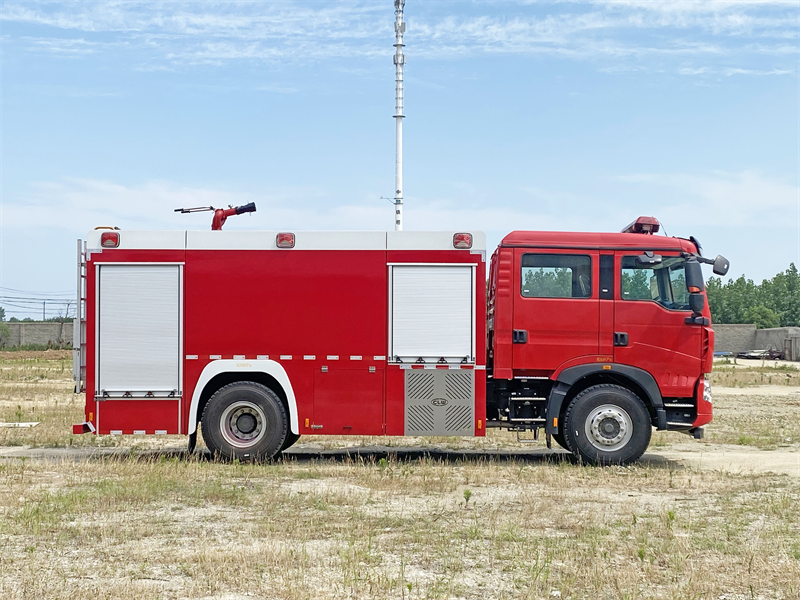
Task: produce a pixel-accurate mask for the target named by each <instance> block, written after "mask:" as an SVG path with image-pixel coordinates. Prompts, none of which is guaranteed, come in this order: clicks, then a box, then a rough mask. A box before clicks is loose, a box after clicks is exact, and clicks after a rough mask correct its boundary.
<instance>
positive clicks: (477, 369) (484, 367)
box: [475, 365, 486, 371]
mask: <svg viewBox="0 0 800 600" xmlns="http://www.w3.org/2000/svg"><path fill="white" fill-rule="evenodd" d="M475 370H476V371H485V370H486V365H475Z"/></svg>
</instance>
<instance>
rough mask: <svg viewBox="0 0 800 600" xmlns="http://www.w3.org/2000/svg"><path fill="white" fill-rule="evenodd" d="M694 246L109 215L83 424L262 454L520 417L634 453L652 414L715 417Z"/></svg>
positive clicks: (88, 335) (696, 419) (86, 251)
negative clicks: (312, 440) (214, 226)
mask: <svg viewBox="0 0 800 600" xmlns="http://www.w3.org/2000/svg"><path fill="white" fill-rule="evenodd" d="M699 253H700V249H699V244H696V242H695V241H690V240H683V239H679V238H669V237H664V236H654V235H648V234H647V233H641V232H639V233H633V232H630V233H618V234H600V233H558V232H513V233H511V234H509V235H508V236H506V237H505V238H504V239H503V241H502V243H501V244H500V246H499V247H498V248H497V249H496V250H495V251H494V253H493V254H492V255H491V257H489V258H488V259H487V255H486V250H485V236H484V234H483V233H481V232H478V231H472V232H456V231H444V232H311V231H301V232H279V231H118V230H107V229H98V230H95V231H92V232H90V233H89V234H88V236H87V239H86V240H85V241H80V240H79V243H78V276H79V280H78V290H79V301H80V313H79V318H78V319H76V321H77V323H76V327H75V341H74V348H75V379H76V389H77V391H80V392H84V393H85V397H86V407H85V413H86V420H85V422H84V423H81V424H79V425H76V426H75V427H74V431H75V432H76V433H83V432H91V433H95V434H102V435H106V434H112V435H113V434H117V435H127V434H184V435H188V436H189V439H190V445H193V443H194V441H195V440H196V435H197V431H198V427H200V429H201V430H202V434H203V437H204V440H205V442H206V444H207V445H208V447H209V448H210V449H211V450H212V452H215V453H217V454H218V455H220V456H221V457H228V458H240V459H265V458H271V457H273V456H274V455H276V454H277V453H278V452H280V451H282V450H284V449H286V448H287V447H288V446H290V445H291V444H292V443H294V442H295V441H296V440H297V438H298V437H299V436H301V435H312V434H313V435H393V436H398V435H413V436H425V435H437V436H439V435H452V436H483V435H485V433H486V430H487V428H491V427H505V428H508V429H511V430H516V431H519V432H533V434H535V435H537V436H538V433H539V431H544V433H545V434H546V436H547V440H548V443H549V440H550V437H551V436H553V437H554V438H555V439H556V440H557V442H558V443H559V444H561V445H562V446H564V447H565V448H568V449H569V450H571V451H572V452H574V453H575V454H576V455H578V456H579V457H582V458H583V459H584V460H586V461H589V462H596V463H611V462H614V463H625V462H630V461H631V460H635V459H637V458H638V457H639V456H640V455H641V453H642V452H644V449H646V447H647V443H649V439H650V431H651V429H652V428H653V427H656V428H658V429H675V430H680V431H684V432H690V433H694V434H695V435H698V434H700V433H701V432H702V429H700V428H701V426H702V425H704V424H706V423H708V422H709V421H710V420H711V403H710V389H709V388H708V384H707V380H706V379H705V377H704V375H705V374H706V373H708V372H710V370H711V360H712V355H713V330H712V329H711V328H710V322H709V314H708V308H707V307H706V306H705V303H704V302H703V307H702V308H700V306H699V304H697V303H696V302H695V303H694V305H693V306H694V310H693V309H692V308H690V305H689V298H690V296H691V295H695V296H697V295H703V294H704V292H703V290H702V289H700V290H697V289H695V290H694V292H693V294H692V293H690V292H689V290H688V287H687V282H686V275H687V274H686V273H685V271H684V267H685V265H686V264H687V263H689V262H692V261H693V260H694V258H693V257H696V256H698V255H699ZM648 257H649V258H648ZM643 259H644V262H642V260H643ZM487 277H488V284H487ZM701 285H702V283H701ZM689 287H691V286H689ZM703 297H704V296H703ZM584 413H585V414H584Z"/></svg>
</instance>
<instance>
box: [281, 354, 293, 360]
mask: <svg viewBox="0 0 800 600" xmlns="http://www.w3.org/2000/svg"><path fill="white" fill-rule="evenodd" d="M281 360H292V355H291V354H281Z"/></svg>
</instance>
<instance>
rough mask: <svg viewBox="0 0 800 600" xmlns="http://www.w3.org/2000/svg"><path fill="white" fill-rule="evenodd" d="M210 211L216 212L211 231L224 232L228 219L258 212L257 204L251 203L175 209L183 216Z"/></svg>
mask: <svg viewBox="0 0 800 600" xmlns="http://www.w3.org/2000/svg"><path fill="white" fill-rule="evenodd" d="M210 211H214V218H213V219H212V220H211V230H212V231H222V226H223V225H224V224H225V221H227V220H228V217H232V216H233V215H242V214H244V213H253V212H256V203H255V202H250V203H248V204H243V205H242V206H231V205H230V204H229V205H228V208H214V207H213V206H197V207H195V208H176V209H175V212H179V213H182V214H188V213H196V212H210Z"/></svg>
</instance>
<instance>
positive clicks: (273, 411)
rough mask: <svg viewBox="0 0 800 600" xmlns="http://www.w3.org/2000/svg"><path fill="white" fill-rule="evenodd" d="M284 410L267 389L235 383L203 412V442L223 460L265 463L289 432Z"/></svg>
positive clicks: (279, 448) (209, 401)
mask: <svg viewBox="0 0 800 600" xmlns="http://www.w3.org/2000/svg"><path fill="white" fill-rule="evenodd" d="M288 421H289V420H288V418H287V416H286V408H285V407H284V405H283V403H282V402H281V400H280V398H278V396H277V395H276V394H275V392H273V391H272V390H271V389H269V388H268V387H266V386H264V385H261V384H260V383H255V382H252V381H237V382H235V383H230V384H228V385H226V386H224V387H222V388H220V389H219V390H217V391H216V392H215V393H214V395H213V396H211V398H209V400H208V404H206V407H205V410H203V416H202V419H201V423H202V425H203V440H205V443H206V446H208V449H209V450H211V453H212V454H213V455H215V456H219V457H220V458H224V459H229V460H230V459H239V460H269V459H271V458H272V457H274V456H275V455H276V454H277V453H278V452H280V451H281V447H282V446H283V443H284V441H285V440H286V434H287V433H288V431H289V426H288Z"/></svg>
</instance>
